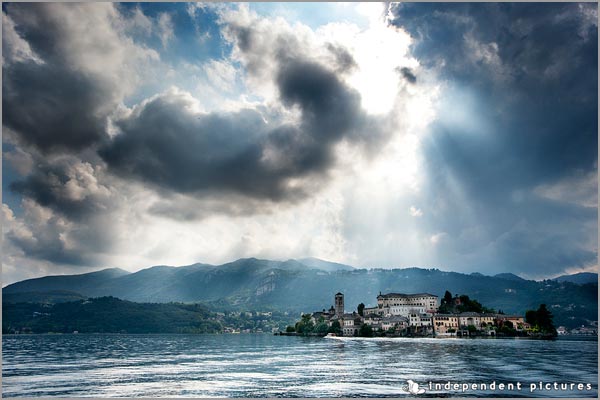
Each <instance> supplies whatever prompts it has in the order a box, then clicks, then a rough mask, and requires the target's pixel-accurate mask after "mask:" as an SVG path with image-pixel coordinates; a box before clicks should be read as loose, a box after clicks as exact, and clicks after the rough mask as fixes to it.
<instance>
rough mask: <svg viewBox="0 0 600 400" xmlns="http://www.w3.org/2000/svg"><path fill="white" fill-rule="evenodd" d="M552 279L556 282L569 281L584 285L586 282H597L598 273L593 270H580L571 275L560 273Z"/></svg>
mask: <svg viewBox="0 0 600 400" xmlns="http://www.w3.org/2000/svg"><path fill="white" fill-rule="evenodd" d="M553 280H554V281H557V282H571V283H576V284H578V285H584V284H586V283H598V274H595V273H593V272H580V273H578V274H572V275H561V276H559V277H557V278H554V279H553Z"/></svg>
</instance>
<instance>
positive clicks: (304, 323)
mask: <svg viewBox="0 0 600 400" xmlns="http://www.w3.org/2000/svg"><path fill="white" fill-rule="evenodd" d="M314 328H315V324H313V322H312V321H311V315H310V314H302V318H301V319H300V321H298V322H296V333H300V334H308V333H312V332H313V330H314Z"/></svg>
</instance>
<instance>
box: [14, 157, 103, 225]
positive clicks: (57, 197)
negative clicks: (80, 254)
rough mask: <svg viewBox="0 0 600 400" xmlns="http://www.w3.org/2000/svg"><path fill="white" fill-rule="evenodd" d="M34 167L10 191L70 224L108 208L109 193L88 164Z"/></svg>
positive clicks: (71, 162) (69, 162)
mask: <svg viewBox="0 0 600 400" xmlns="http://www.w3.org/2000/svg"><path fill="white" fill-rule="evenodd" d="M36 167H37V168H36V169H35V170H34V171H33V172H32V173H31V174H30V175H29V176H27V177H26V178H25V179H23V180H18V181H15V182H12V183H11V184H10V189H11V190H13V191H15V192H17V193H19V194H20V195H21V196H23V197H25V198H28V199H32V200H35V202H36V203H37V204H39V205H41V206H44V207H48V208H50V209H52V210H54V211H56V212H58V213H59V214H61V215H62V216H65V217H68V218H70V219H72V220H78V221H81V220H85V219H86V218H88V217H90V216H92V215H93V214H95V213H100V212H103V211H106V210H107V208H108V207H109V200H110V197H111V192H110V189H109V188H108V187H106V186H104V185H102V184H101V183H100V182H98V178H97V176H96V175H97V174H98V173H97V171H95V170H94V167H93V166H92V165H91V164H89V163H82V162H80V161H78V160H70V161H64V160H63V161H58V162H55V163H47V162H44V161H40V160H38V164H37V166H36Z"/></svg>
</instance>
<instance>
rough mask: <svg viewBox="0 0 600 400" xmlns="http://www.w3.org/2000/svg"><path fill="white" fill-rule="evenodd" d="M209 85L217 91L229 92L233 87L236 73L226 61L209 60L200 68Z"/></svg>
mask: <svg viewBox="0 0 600 400" xmlns="http://www.w3.org/2000/svg"><path fill="white" fill-rule="evenodd" d="M202 68H203V70H204V73H205V74H206V77H207V79H208V82H210V84H211V85H213V86H215V87H216V88H217V89H220V90H224V91H231V90H232V89H233V87H234V85H235V79H236V75H237V71H236V69H235V67H234V66H233V65H232V64H231V63H230V62H228V61H224V60H210V61H208V62H206V63H205V64H203V66H202Z"/></svg>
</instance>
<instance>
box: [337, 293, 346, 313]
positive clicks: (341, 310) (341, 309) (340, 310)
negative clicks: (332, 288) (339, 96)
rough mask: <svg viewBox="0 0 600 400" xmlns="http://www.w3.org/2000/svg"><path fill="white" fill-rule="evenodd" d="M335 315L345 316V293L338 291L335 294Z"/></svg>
mask: <svg viewBox="0 0 600 400" xmlns="http://www.w3.org/2000/svg"><path fill="white" fill-rule="evenodd" d="M335 315H336V316H338V317H343V316H344V294H343V293H339V292H338V293H337V294H336V295H335Z"/></svg>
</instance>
